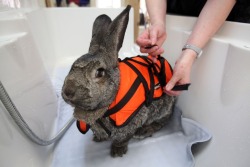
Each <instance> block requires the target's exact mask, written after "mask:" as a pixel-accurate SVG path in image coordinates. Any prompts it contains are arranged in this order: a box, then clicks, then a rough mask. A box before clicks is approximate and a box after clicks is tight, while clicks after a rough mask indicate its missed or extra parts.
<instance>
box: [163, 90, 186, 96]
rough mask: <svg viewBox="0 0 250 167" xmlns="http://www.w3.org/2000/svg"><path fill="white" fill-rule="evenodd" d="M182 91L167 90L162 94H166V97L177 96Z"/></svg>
mask: <svg viewBox="0 0 250 167" xmlns="http://www.w3.org/2000/svg"><path fill="white" fill-rule="evenodd" d="M181 92H182V91H172V90H170V91H167V90H164V93H166V94H167V95H169V96H179V95H180V94H181Z"/></svg>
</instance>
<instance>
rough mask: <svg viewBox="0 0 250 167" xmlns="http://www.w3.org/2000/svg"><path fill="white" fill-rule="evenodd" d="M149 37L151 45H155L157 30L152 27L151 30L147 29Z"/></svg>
mask: <svg viewBox="0 0 250 167" xmlns="http://www.w3.org/2000/svg"><path fill="white" fill-rule="evenodd" d="M149 37H150V40H151V45H155V44H156V42H157V31H155V30H154V29H153V30H152V31H149Z"/></svg>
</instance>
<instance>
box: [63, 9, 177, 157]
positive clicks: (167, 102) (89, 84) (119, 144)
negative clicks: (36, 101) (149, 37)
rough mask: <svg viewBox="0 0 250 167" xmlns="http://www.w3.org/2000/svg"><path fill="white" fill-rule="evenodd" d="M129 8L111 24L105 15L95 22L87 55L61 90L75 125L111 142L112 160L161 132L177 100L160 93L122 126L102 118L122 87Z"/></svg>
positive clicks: (104, 117) (82, 58)
mask: <svg viewBox="0 0 250 167" xmlns="http://www.w3.org/2000/svg"><path fill="white" fill-rule="evenodd" d="M130 8H131V6H127V8H125V9H124V10H123V12H121V13H120V14H119V15H118V16H117V17H116V18H115V19H114V20H113V21H112V20H111V19H110V18H109V17H108V16H107V15H105V14H103V15H100V16H98V17H97V18H96V19H95V21H94V24H93V29H92V39H91V42H90V47H89V52H88V53H87V54H85V55H83V56H81V57H80V58H78V59H77V60H76V61H75V62H74V63H73V65H72V67H71V70H70V71H69V74H68V75H67V76H66V78H65V81H64V84H63V87H62V97H63V99H64V100H65V102H66V103H68V104H70V105H72V106H73V107H74V113H73V115H74V117H75V118H76V119H77V120H78V123H79V121H84V122H86V124H87V125H88V126H89V127H90V129H91V130H92V131H93V134H94V138H93V140H94V141H97V142H99V141H104V140H111V141H112V144H111V152H110V154H111V156H112V157H121V156H123V155H124V154H126V152H127V150H128V142H129V140H130V139H131V138H139V139H143V138H145V137H149V136H152V134H153V133H154V132H155V131H158V130H159V129H161V128H162V127H163V126H164V125H165V124H166V122H167V120H168V119H169V117H170V116H171V114H172V111H173V106H174V104H175V101H176V98H175V97H172V96H168V95H166V94H164V93H162V95H161V96H160V97H159V98H157V99H154V100H152V102H150V103H148V104H146V103H143V104H142V106H140V108H139V110H138V111H137V112H136V114H133V117H131V118H130V120H129V122H127V123H126V124H123V125H122V126H117V125H116V124H115V123H114V121H113V120H111V118H110V117H107V116H105V113H106V112H107V110H108V109H109V106H110V104H111V103H112V102H113V101H114V99H115V98H116V95H117V92H118V90H119V86H120V84H121V83H120V80H121V77H120V74H121V71H120V70H119V60H118V52H119V50H120V48H121V47H122V44H123V39H124V35H125V32H126V28H127V24H128V21H129V11H130ZM147 61H150V59H147ZM158 86H159V85H158ZM163 86H164V85H161V89H162V87H163ZM141 96H143V95H141Z"/></svg>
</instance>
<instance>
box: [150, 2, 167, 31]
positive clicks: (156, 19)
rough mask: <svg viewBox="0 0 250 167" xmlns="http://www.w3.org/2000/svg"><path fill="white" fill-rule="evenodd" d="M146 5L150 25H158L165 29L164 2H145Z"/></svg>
mask: <svg viewBox="0 0 250 167" xmlns="http://www.w3.org/2000/svg"><path fill="white" fill-rule="evenodd" d="M146 5H147V10H148V13H149V16H150V21H151V24H160V25H163V26H164V27H165V23H166V0H146Z"/></svg>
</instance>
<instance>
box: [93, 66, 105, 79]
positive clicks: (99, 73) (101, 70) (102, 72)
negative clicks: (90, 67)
mask: <svg viewBox="0 0 250 167" xmlns="http://www.w3.org/2000/svg"><path fill="white" fill-rule="evenodd" d="M104 75H105V69H104V68H99V69H97V70H96V73H95V77H96V78H101V77H103V76H104Z"/></svg>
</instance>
